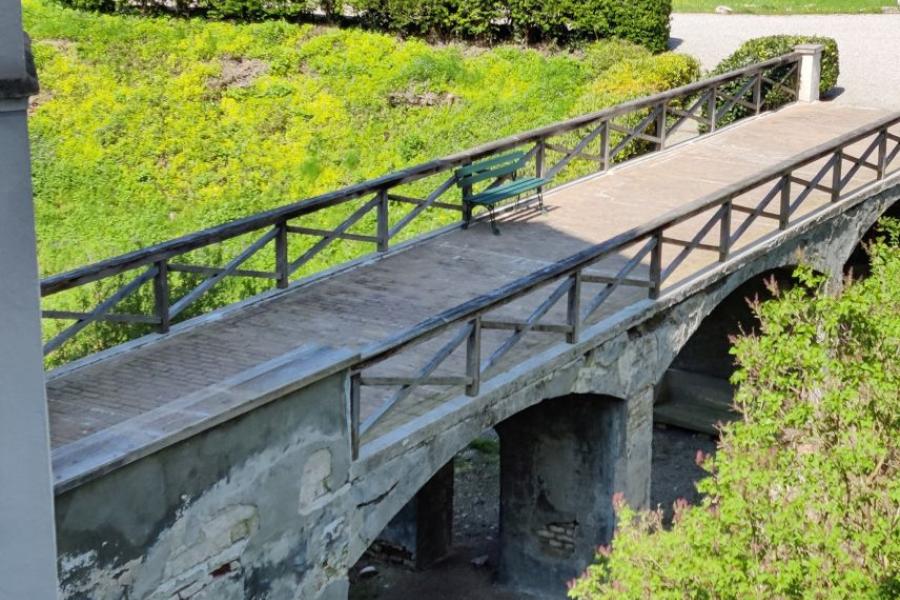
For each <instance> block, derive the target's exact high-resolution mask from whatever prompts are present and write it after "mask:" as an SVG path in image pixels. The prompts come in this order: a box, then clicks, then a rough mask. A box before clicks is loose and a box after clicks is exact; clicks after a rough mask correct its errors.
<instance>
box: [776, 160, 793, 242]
mask: <svg viewBox="0 0 900 600" xmlns="http://www.w3.org/2000/svg"><path fill="white" fill-rule="evenodd" d="M790 220H791V175H790V173H788V174H787V175H785V176H783V177H782V178H781V203H780V207H779V209H778V228H779V229H787V228H788V224H789V223H790Z"/></svg>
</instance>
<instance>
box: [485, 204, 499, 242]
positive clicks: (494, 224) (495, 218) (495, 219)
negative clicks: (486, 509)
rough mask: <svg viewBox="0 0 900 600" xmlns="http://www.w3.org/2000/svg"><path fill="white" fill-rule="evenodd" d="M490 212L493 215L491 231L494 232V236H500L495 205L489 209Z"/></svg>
mask: <svg viewBox="0 0 900 600" xmlns="http://www.w3.org/2000/svg"><path fill="white" fill-rule="evenodd" d="M488 211H489V212H490V213H491V231H493V232H494V235H500V228H499V227H497V217H496V215H494V205H493V204H491V205H490V206H489V207H488Z"/></svg>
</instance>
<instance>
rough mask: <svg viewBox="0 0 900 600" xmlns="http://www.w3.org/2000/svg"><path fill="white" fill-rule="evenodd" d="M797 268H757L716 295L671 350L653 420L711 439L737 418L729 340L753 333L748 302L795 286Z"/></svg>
mask: <svg viewBox="0 0 900 600" xmlns="http://www.w3.org/2000/svg"><path fill="white" fill-rule="evenodd" d="M795 269H796V265H794V264H792V263H791V262H786V263H785V264H782V265H779V266H771V265H768V268H765V267H764V268H760V269H756V270H755V271H756V272H754V273H753V274H752V275H751V274H747V276H745V277H744V278H742V279H741V280H740V282H739V283H737V284H736V285H733V286H728V288H726V289H722V290H719V292H718V293H717V294H716V301H715V302H714V303H710V304H709V306H708V310H706V311H703V313H702V314H700V315H697V317H699V318H696V319H695V320H694V322H693V324H694V327H693V328H692V330H691V331H690V333H689V335H687V336H685V337H683V338H682V339H681V340H679V341H678V343H676V344H673V345H672V346H671V347H670V350H671V351H672V356H671V360H670V361H668V362H667V363H663V364H662V365H661V366H662V368H663V369H664V370H663V372H662V373H661V376H660V378H659V380H658V382H657V385H656V389H655V400H654V402H655V409H654V419H655V421H657V422H660V423H664V424H668V425H675V426H678V427H682V428H685V429H691V430H695V431H701V432H704V433H710V434H715V433H716V432H717V430H716V423H718V422H720V421H722V422H726V421H728V420H732V419H734V418H736V414H735V413H734V412H733V411H732V409H731V403H732V400H733V397H734V389H733V387H732V385H731V384H730V382H729V379H730V378H731V375H732V374H733V373H734V371H735V369H736V364H735V361H734V358H733V356H732V355H731V354H730V347H731V339H732V337H733V336H735V335H739V334H741V333H750V332H753V331H756V330H757V324H758V321H757V319H756V316H755V314H754V312H753V309H752V306H751V303H752V302H753V301H755V300H759V301H765V300H768V299H771V298H772V297H774V294H773V291H772V289H773V288H772V287H771V286H773V285H774V286H775V288H774V289H782V290H783V289H787V288H790V287H792V286H793V285H794V284H795V280H794V277H793V273H794V270H795Z"/></svg>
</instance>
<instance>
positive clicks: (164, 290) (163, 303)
mask: <svg viewBox="0 0 900 600" xmlns="http://www.w3.org/2000/svg"><path fill="white" fill-rule="evenodd" d="M153 303H154V312H155V313H156V317H157V318H158V319H159V323H158V324H157V331H159V332H160V333H166V332H167V331H169V326H170V322H169V319H170V317H169V263H168V262H166V261H165V260H160V261H157V263H156V275H154V277H153Z"/></svg>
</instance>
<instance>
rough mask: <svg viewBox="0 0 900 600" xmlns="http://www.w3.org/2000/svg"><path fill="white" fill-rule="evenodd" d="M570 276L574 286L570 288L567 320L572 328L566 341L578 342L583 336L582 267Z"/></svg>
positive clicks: (567, 334)
mask: <svg viewBox="0 0 900 600" xmlns="http://www.w3.org/2000/svg"><path fill="white" fill-rule="evenodd" d="M570 277H571V278H572V287H570V288H569V298H568V300H569V302H568V307H567V313H566V316H567V318H566V320H567V321H568V325H569V327H570V328H571V329H570V330H569V332H568V333H566V342H568V343H570V344H576V343H578V339H579V338H580V337H581V269H579V270H577V271H575V272H574V273H572V274H571V275H570Z"/></svg>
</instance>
